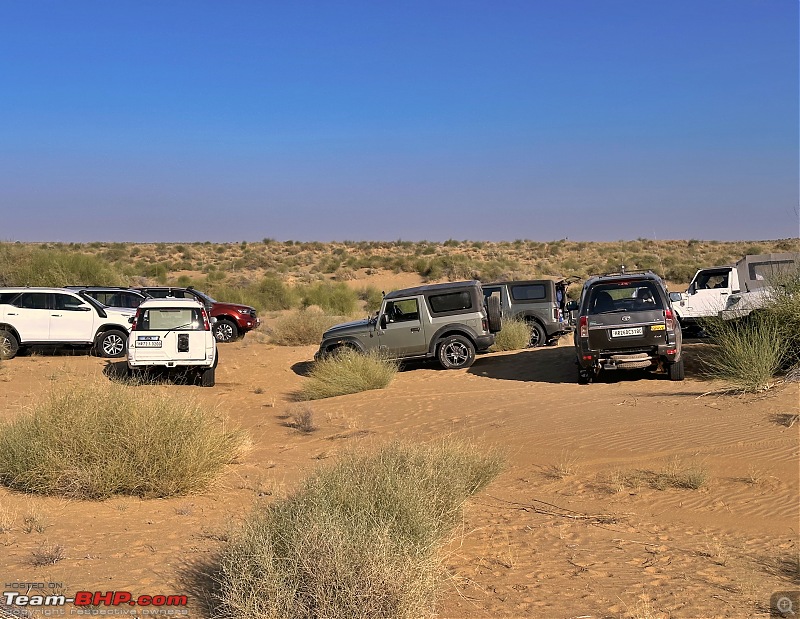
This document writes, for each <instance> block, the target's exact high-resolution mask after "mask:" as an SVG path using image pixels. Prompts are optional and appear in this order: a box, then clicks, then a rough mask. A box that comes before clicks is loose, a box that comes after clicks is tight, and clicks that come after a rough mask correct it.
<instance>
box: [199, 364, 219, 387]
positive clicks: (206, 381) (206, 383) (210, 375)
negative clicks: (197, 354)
mask: <svg viewBox="0 0 800 619" xmlns="http://www.w3.org/2000/svg"><path fill="white" fill-rule="evenodd" d="M215 382H216V370H215V369H214V368H206V369H205V370H201V371H200V386H201V387H213V386H214V384H215Z"/></svg>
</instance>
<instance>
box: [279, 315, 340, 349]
mask: <svg viewBox="0 0 800 619" xmlns="http://www.w3.org/2000/svg"><path fill="white" fill-rule="evenodd" d="M340 322H344V318H342V317H341V316H329V315H327V314H322V313H320V312H315V311H312V310H299V311H296V312H292V313H291V314H287V315H286V316H282V317H281V318H279V319H278V320H277V322H276V323H275V326H274V327H273V329H272V341H273V343H275V344H277V345H278V346H307V345H309V344H319V343H320V342H321V341H322V334H323V333H325V331H327V330H328V329H330V328H331V327H332V326H333V325H335V324H338V323H340Z"/></svg>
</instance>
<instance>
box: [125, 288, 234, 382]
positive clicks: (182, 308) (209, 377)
mask: <svg viewBox="0 0 800 619" xmlns="http://www.w3.org/2000/svg"><path fill="white" fill-rule="evenodd" d="M213 320H214V319H212V318H209V316H208V312H207V311H206V308H205V307H204V306H203V305H202V304H201V303H200V302H199V301H195V300H194V299H147V300H146V301H143V302H142V304H141V305H140V306H139V308H138V309H137V310H136V316H135V317H133V318H132V319H131V323H132V328H131V333H130V336H129V338H128V374H129V375H133V374H135V373H137V372H142V371H145V370H148V369H153V368H163V369H167V370H175V371H180V372H183V373H193V374H194V376H193V377H194V378H195V379H196V380H197V381H199V382H200V384H201V385H202V386H203V387H213V386H214V383H215V380H216V376H215V374H216V367H217V361H218V357H217V340H216V339H215V338H214V334H213V332H212V331H211V325H212V322H213Z"/></svg>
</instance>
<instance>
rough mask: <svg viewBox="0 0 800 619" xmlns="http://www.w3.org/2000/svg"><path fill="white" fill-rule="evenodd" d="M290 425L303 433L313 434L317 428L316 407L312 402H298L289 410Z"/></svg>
mask: <svg viewBox="0 0 800 619" xmlns="http://www.w3.org/2000/svg"><path fill="white" fill-rule="evenodd" d="M289 419H290V421H289V424H288V425H289V426H291V427H292V428H294V429H295V430H297V431H299V432H302V433H303V434H311V433H312V432H314V431H315V430H316V429H317V424H316V423H314V409H313V408H311V405H310V404H298V405H296V406H295V407H294V408H292V410H291V411H290V412H289Z"/></svg>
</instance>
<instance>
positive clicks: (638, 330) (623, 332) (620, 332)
mask: <svg viewBox="0 0 800 619" xmlns="http://www.w3.org/2000/svg"><path fill="white" fill-rule="evenodd" d="M643 334H644V329H643V328H642V327H631V328H630V329H611V337H626V336H628V335H643Z"/></svg>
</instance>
